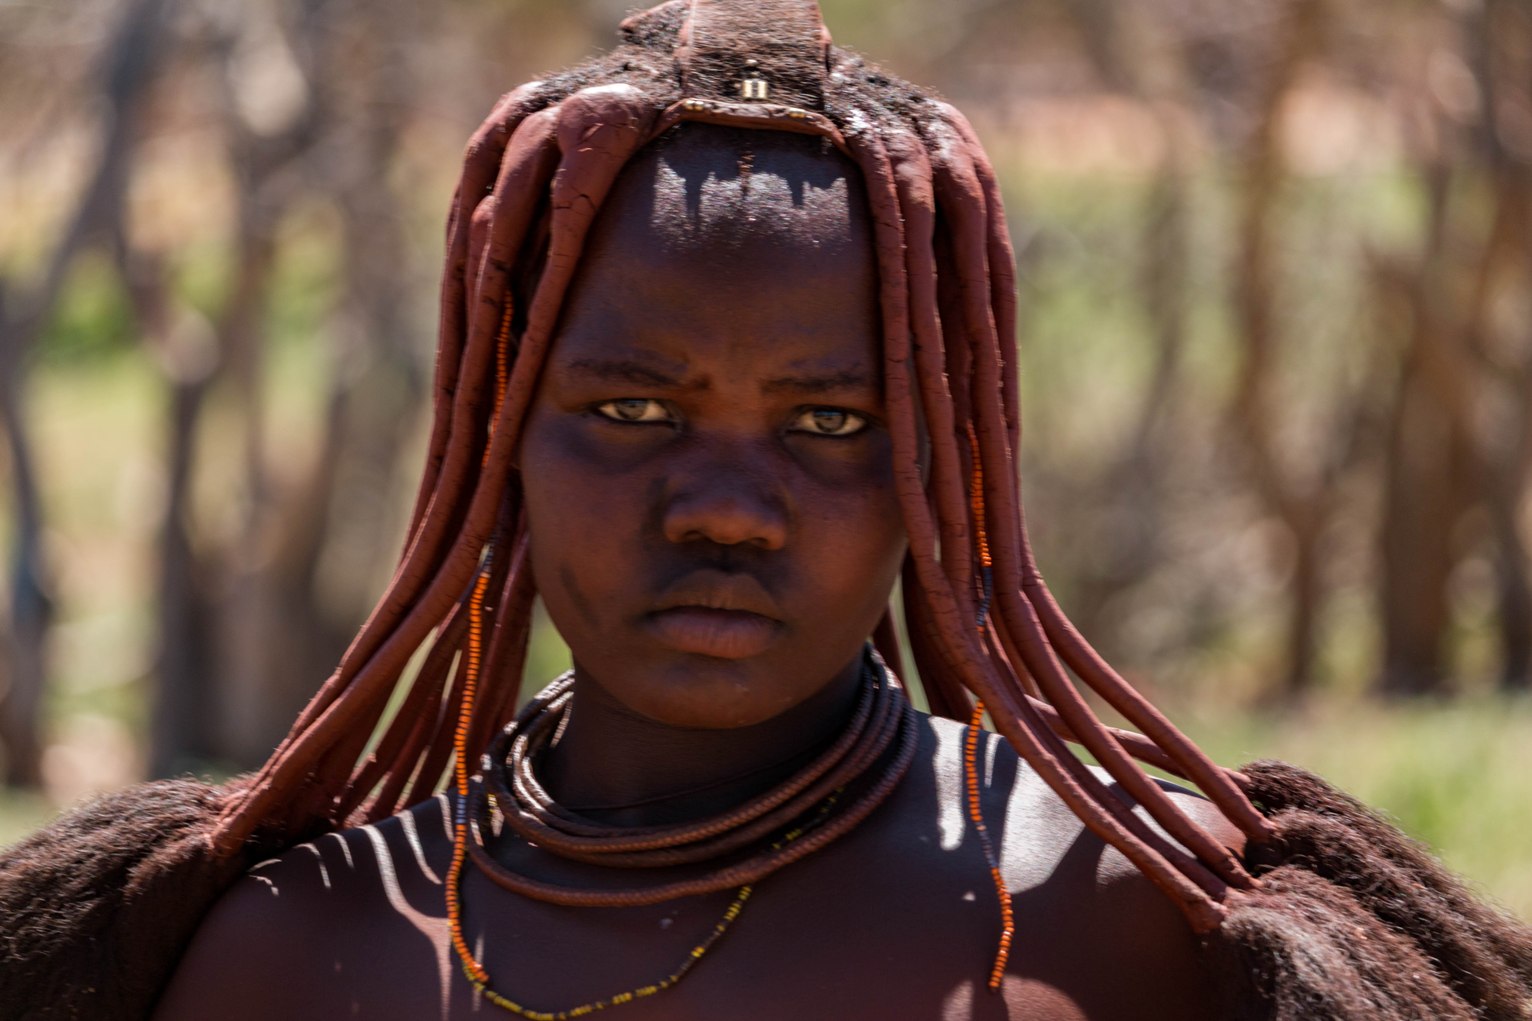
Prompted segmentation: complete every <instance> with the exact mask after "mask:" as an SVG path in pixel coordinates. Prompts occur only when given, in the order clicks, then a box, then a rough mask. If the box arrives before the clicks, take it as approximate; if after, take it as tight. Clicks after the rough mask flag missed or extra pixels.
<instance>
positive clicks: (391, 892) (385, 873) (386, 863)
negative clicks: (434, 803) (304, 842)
mask: <svg viewBox="0 0 1532 1021" xmlns="http://www.w3.org/2000/svg"><path fill="white" fill-rule="evenodd" d="M357 832H358V833H360V834H362V835H363V836H365V837H366V838H367V839H368V840H369V841H370V842H371V843H372V850H373V855H374V857H376V859H377V862H378V878H379V879H380V880H382V881H383V895H384V896H386V897H387V898H388V903H389V906H390V907H392V908H393V909H394V910H395V911H397V912H398V913H399V914H401V915H403V916H405V917H410V916H412V915H414V914H415V911H414V909H413V908H411V907H410V904H409V901H407V900H405V899H404V891H403V890H401V889H399V873H398V871H397V870H395V868H394V856H393V853H392V852H391V851H390V850H389V847H388V840H387V839H385V838H384V836H383V834H382V833H379V832H378V828H377V827H376V826H363V827H361V828H360V829H358V830H357ZM346 857H347V859H349V858H350V855H349V854H348V855H347V856H346Z"/></svg>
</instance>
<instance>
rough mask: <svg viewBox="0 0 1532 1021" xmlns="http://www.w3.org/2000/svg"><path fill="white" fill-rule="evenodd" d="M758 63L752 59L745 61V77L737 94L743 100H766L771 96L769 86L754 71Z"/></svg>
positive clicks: (761, 76) (759, 74) (757, 72)
mask: <svg viewBox="0 0 1532 1021" xmlns="http://www.w3.org/2000/svg"><path fill="white" fill-rule="evenodd" d="M758 63H759V62H758V61H757V60H756V59H755V58H754V57H752V58H751V59H749V60H747V61H745V77H744V78H742V79H741V80H740V83H739V94H740V96H742V97H743V98H745V99H768V98H770V96H771V86H770V84H768V83H767V81H766V79H765V77H764V76H763V75H762V74H761V72H760V71H758V70H756V67H757V64H758Z"/></svg>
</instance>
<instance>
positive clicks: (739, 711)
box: [607, 657, 792, 730]
mask: <svg viewBox="0 0 1532 1021" xmlns="http://www.w3.org/2000/svg"><path fill="white" fill-rule="evenodd" d="M688 659H695V660H700V662H687V663H685V664H683V665H681V666H680V667H679V668H677V669H674V670H672V671H667V673H668V674H669V676H656V677H654V679H653V681H652V683H648V684H641V685H634V684H631V683H630V684H624V685H623V686H622V687H621V688H620V689H613V688H611V687H608V688H607V692H608V694H610V695H612V696H613V697H614V698H616V699H617V700H618V701H619V702H621V703H622V704H623V705H625V706H626V707H627V708H628V709H630V710H632V711H633V712H635V713H638V714H639V715H640V716H643V717H645V718H646V719H649V720H652V721H654V722H655V723H660V724H663V725H665V726H668V727H683V728H686V729H689V730H736V729H739V728H741V727H750V726H754V725H755V724H757V723H764V722H766V721H767V720H769V719H771V718H773V717H774V716H777V715H779V714H781V713H783V712H786V711H787V710H788V709H790V708H792V705H791V704H788V703H786V702H784V701H783V700H782V698H781V696H780V693H778V692H773V693H772V695H774V696H775V697H772V695H766V694H765V693H763V692H762V691H761V690H760V682H759V680H757V679H752V678H749V677H742V676H740V674H741V673H742V671H741V670H740V669H739V664H738V663H737V661H732V660H718V659H703V658H702V657H688ZM629 680H630V681H631V675H629Z"/></svg>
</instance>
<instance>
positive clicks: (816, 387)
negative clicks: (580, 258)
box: [568, 358, 874, 396]
mask: <svg viewBox="0 0 1532 1021" xmlns="http://www.w3.org/2000/svg"><path fill="white" fill-rule="evenodd" d="M568 367H569V368H570V369H571V370H574V371H578V372H580V373H582V374H584V375H587V376H591V377H593V378H596V379H600V380H604V381H608V382H613V383H632V384H635V385H637V386H662V387H668V388H681V387H685V388H687V389H698V388H706V386H707V384H706V382H698V383H693V384H687V383H686V382H685V381H684V380H683V379H681V378H680V377H679V376H677V375H672V374H671V373H669V372H666V371H664V370H662V369H658V368H656V367H655V366H653V365H650V364H646V363H645V362H642V361H638V360H635V359H630V358H576V359H574V360H573V361H571V362H570V363H569V366H568ZM872 388H874V383H873V381H872V379H871V378H870V377H869V376H868V375H867V374H866V373H864V372H860V371H856V370H849V369H848V370H843V371H840V372H827V373H820V374H814V373H802V374H796V375H789V376H774V377H772V378H771V379H768V380H766V381H765V382H763V383H762V384H761V392H762V393H766V394H776V393H796V394H803V395H805V396H814V395H817V394H826V393H844V392H845V391H848V390H868V389H872Z"/></svg>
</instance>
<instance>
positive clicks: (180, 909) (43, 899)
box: [0, 779, 259, 1021]
mask: <svg viewBox="0 0 1532 1021" xmlns="http://www.w3.org/2000/svg"><path fill="white" fill-rule="evenodd" d="M239 783H240V781H235V782H234V783H232V784H230V785H228V786H224V787H215V786H211V785H209V784H206V783H202V782H200V781H197V780H189V779H185V780H162V781H157V782H154V783H146V784H141V785H139V786H136V787H130V788H128V789H127V790H124V791H119V792H117V793H115V794H110V795H106V796H104V797H100V798H97V799H96V800H94V801H92V802H90V803H88V804H86V805H84V806H82V807H80V808H76V809H74V810H72V811H70V812H67V813H65V814H64V815H63V816H61V817H59V818H58V819H57V820H56V821H54V822H53V823H52V824H51V825H49V826H48V827H46V828H45V829H43V830H41V831H40V832H38V833H35V834H33V835H32V836H30V837H28V838H27V839H26V840H23V841H22V842H21V843H19V844H17V845H15V846H14V847H12V848H10V849H9V850H7V851H5V852H4V854H0V1019H3V1021H21V1019H26V1021H54V1019H59V1021H62V1019H75V1018H79V1019H90V1021H118V1019H121V1021H142V1019H143V1018H145V1017H147V1016H148V1014H149V1011H150V1010H151V1009H152V1008H153V1006H154V1002H155V1000H156V998H157V997H158V996H159V993H160V990H161V988H162V987H163V985H164V984H165V982H166V981H167V980H168V979H169V977H170V974H171V972H172V970H173V969H174V967H175V965H176V963H177V961H179V960H180V957H181V953H182V950H183V949H184V947H185V945H186V943H187V941H188V940H189V939H190V938H191V936H192V934H193V933H194V932H195V931H196V929H197V925H198V924H199V923H200V922H201V920H202V916H203V915H204V914H205V913H206V911H207V909H208V908H209V907H211V906H212V904H213V902H214V901H215V900H217V899H218V896H219V894H221V893H222V892H223V890H224V888H225V887H227V886H228V885H229V884H230V883H231V882H233V881H234V879H236V878H237V877H238V876H239V875H240V874H241V873H243V872H244V871H245V870H246V869H247V868H248V867H249V866H250V865H251V864H253V861H254V859H255V858H257V857H259V856H258V855H256V854H255V853H254V852H253V851H252V853H251V854H249V855H238V856H235V857H234V858H231V859H222V860H220V859H217V858H215V857H214V856H213V855H212V853H211V851H210V848H209V845H208V840H207V836H208V832H209V831H210V829H211V827H212V824H213V822H214V820H216V819H217V817H218V813H219V810H220V809H221V807H222V806H223V803H224V801H225V799H226V797H227V796H228V794H229V793H230V792H231V791H232V790H234V789H235V788H236V787H237V785H238V784H239Z"/></svg>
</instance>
